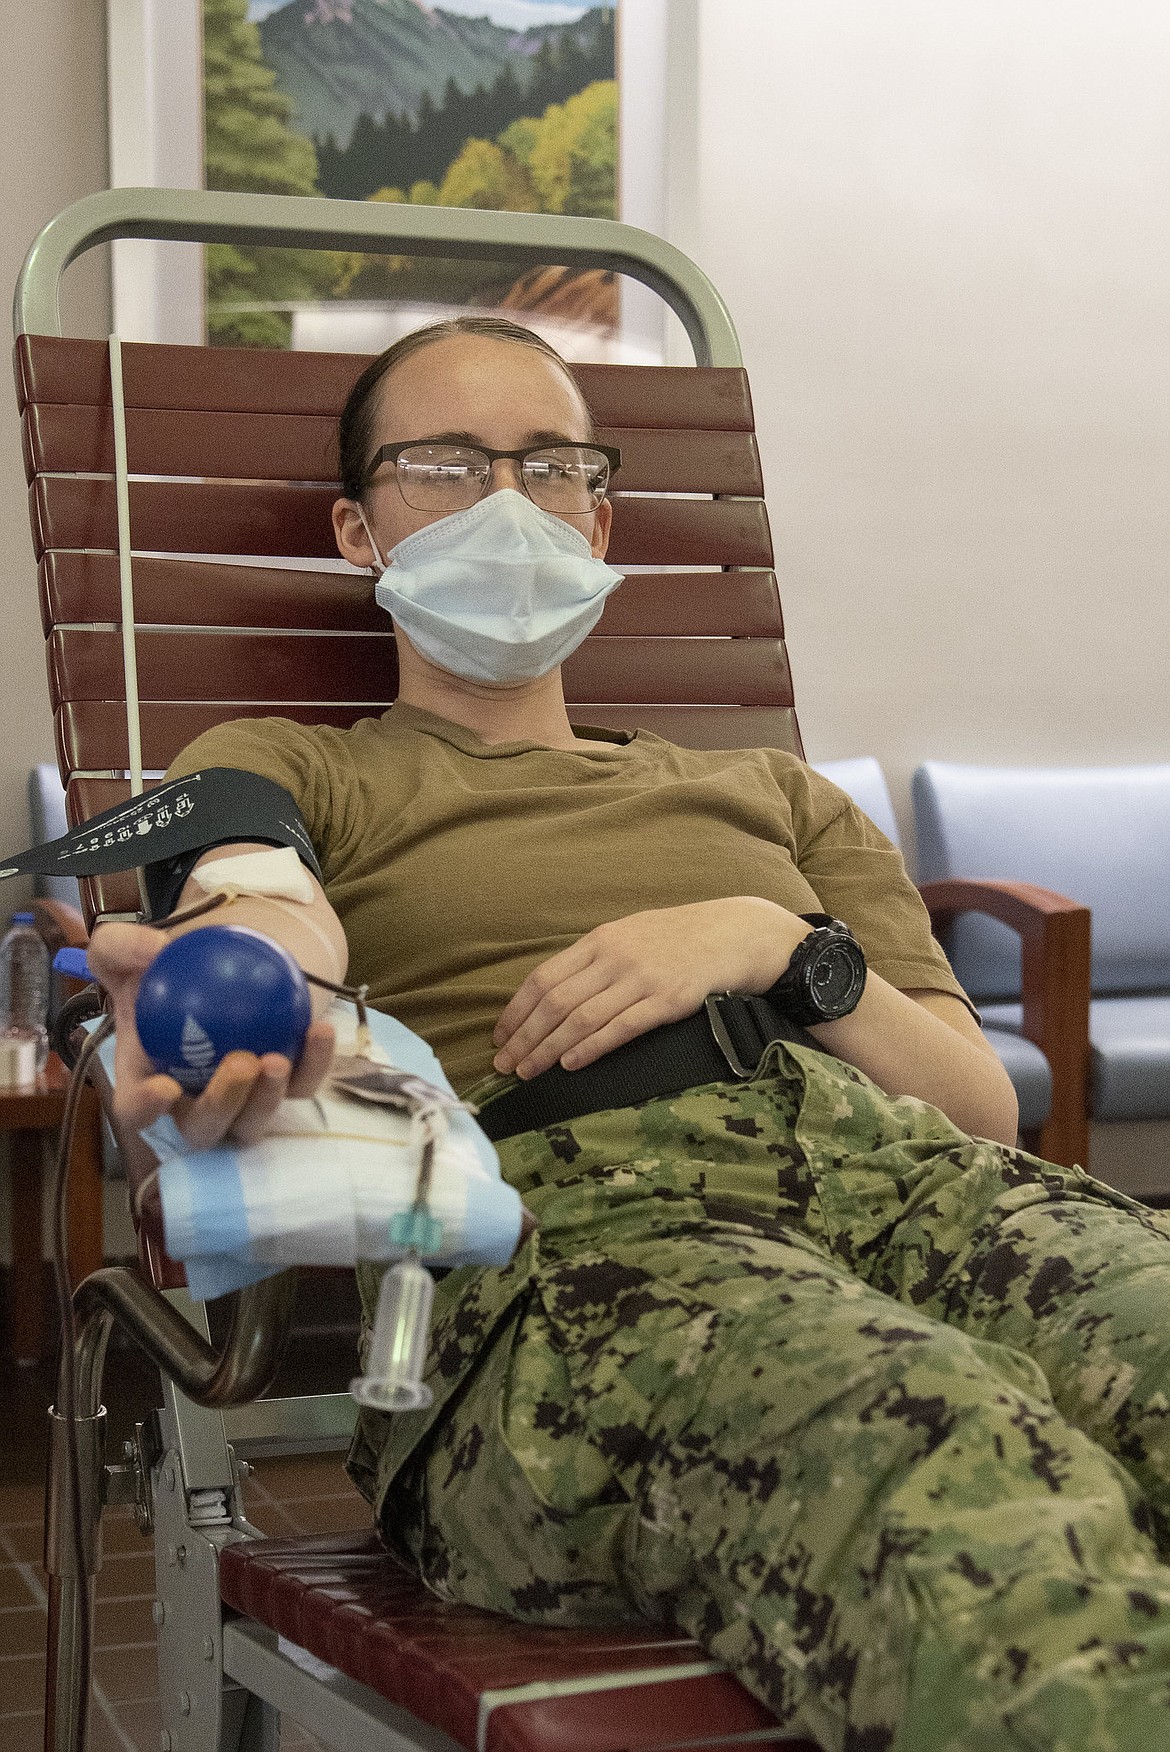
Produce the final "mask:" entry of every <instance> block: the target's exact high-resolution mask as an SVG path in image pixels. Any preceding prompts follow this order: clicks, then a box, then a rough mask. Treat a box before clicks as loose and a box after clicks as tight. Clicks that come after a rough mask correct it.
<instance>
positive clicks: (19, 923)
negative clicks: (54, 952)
mask: <svg viewBox="0 0 1170 1752" xmlns="http://www.w3.org/2000/svg"><path fill="white" fill-rule="evenodd" d="M48 1014H49V951H48V949H47V948H46V947H45V943H44V939H43V938H42V937H41V936H40V934H39V932H38V931H37V930H36V928H35V927H34V925H33V915H32V913H30V912H18V913H13V915H12V923H11V924H10V925H9V927H8V929H7V931H5V933H4V937H3V940H0V1039H7V1040H16V1041H25V1040H27V1041H32V1042H33V1043H34V1046H35V1064H36V1069H37V1070H38V1071H43V1070H44V1068H45V1060H46V1059H47V1058H48V1056H49V1035H48V1030H47V1028H46V1026H45V1023H46V1020H47V1018H48Z"/></svg>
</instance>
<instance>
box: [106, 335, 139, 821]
mask: <svg viewBox="0 0 1170 1752" xmlns="http://www.w3.org/2000/svg"><path fill="white" fill-rule="evenodd" d="M110 404H111V412H112V414H113V419H114V490H115V494H116V497H117V503H118V583H119V585H120V588H121V598H122V674H123V677H124V678H125V682H126V740H127V743H128V744H129V750H130V795H131V796H132V797H141V795H142V725H141V721H140V718H139V711H138V647H137V643H136V640H135V630H134V572H133V568H132V566H131V562H130V476H129V469H128V466H127V461H126V394H125V390H124V388H123V385H122V343H121V341H120V340H119V339H118V336H117V335H111V336H110Z"/></svg>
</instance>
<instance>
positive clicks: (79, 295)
mask: <svg viewBox="0 0 1170 1752" xmlns="http://www.w3.org/2000/svg"><path fill="white" fill-rule="evenodd" d="M105 80H106V69H105V25H104V20H103V18H102V11H101V7H100V6H97V5H94V4H86V5H78V4H77V0H37V3H36V5H31V6H20V7H17V6H8V7H6V8H5V12H4V59H3V63H2V65H0V288H2V291H0V312H3V318H2V320H3V321H4V322H5V323H7V320H8V318H7V310H8V300H9V296H10V292H11V288H12V287H13V286H14V285H15V283H16V276H17V272H18V271H19V268H20V264H21V262H22V261H23V259H24V253H25V250H26V249H27V248H28V246H29V244H30V243H31V242H32V240H33V238H34V237H35V236H36V234H37V232H38V231H39V230H40V228H41V226H42V225H44V224H45V222H46V221H47V220H49V219H51V218H52V217H53V214H54V213H56V212H57V211H58V210H59V209H60V208H61V207H64V206H66V205H67V204H68V203H69V202H70V201H73V200H76V199H77V198H78V196H80V195H84V194H89V193H90V192H91V191H92V190H94V189H100V188H104V187H105V186H106V178H107V172H106V104H105ZM104 253H105V252H103V251H94V252H93V254H92V255H91V256H90V257H89V258H88V259H87V260H86V261H84V262H80V263H78V265H77V266H76V267H75V268H72V269H71V270H70V272H69V274H68V275H67V276H66V281H65V287H64V292H63V297H62V310H63V313H64V316H65V319H66V322H67V324H68V325H69V326H68V330H67V332H69V333H72V334H79V335H104V334H106V333H108V330H109V294H108V290H107V284H108V268H107V264H106V262H105V261H104V259H102V258H103V256H104ZM0 628H2V631H0V856H3V855H4V854H5V853H8V852H17V851H20V850H21V849H22V848H23V847H24V846H26V845H27V844H28V811H27V806H26V803H25V790H24V787H25V781H26V780H27V778H28V769H29V767H30V766H31V765H32V764H33V763H34V762H35V761H38V760H45V759H48V758H51V756H52V753H53V720H52V715H51V713H50V711H49V697H48V690H47V687H46V684H45V641H44V637H43V635H42V633H41V625H40V616H39V611H38V608H37V574H36V565H35V563H34V560H33V551H32V543H31V540H30V536H29V522H28V503H27V499H26V495H25V485H24V465H23V463H22V461H21V449H20V420H19V417H18V415H17V412H16V402H15V398H14V395H13V392H12V389H11V379H9V380H8V385H7V386H5V385H4V384H2V383H0ZM27 893H28V886H27V884H23V883H22V882H21V881H20V880H19V879H14V880H12V881H9V882H8V883H6V884H5V885H4V888H3V891H2V892H0V920H6V919H7V916H8V914H9V912H10V911H11V910H12V909H13V908H14V907H15V906H18V905H19V904H20V902H21V901H22V900H23V899H24V898H25V897H26V895H27ZM6 1155H7V1151H6V1144H5V1140H3V1139H0V1259H3V1260H5V1261H7V1260H8V1259H9V1258H10V1254H9V1251H8V1226H9V1220H8V1210H9V1200H8V1194H9V1187H8V1175H7V1172H6V1171H5V1168H4V1161H5V1159H6ZM45 1232H46V1233H47V1230H46V1231H45Z"/></svg>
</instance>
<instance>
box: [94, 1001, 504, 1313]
mask: <svg viewBox="0 0 1170 1752" xmlns="http://www.w3.org/2000/svg"><path fill="white" fill-rule="evenodd" d="M329 1020H330V1021H331V1022H332V1023H333V1024H334V1026H335V1028H336V1029H337V1034H338V1050H339V1052H340V1053H342V1054H344V1053H347V1052H349V1051H352V1047H353V1041H354V1035H355V1018H354V1013H353V1010H352V1008H351V1007H350V1006H349V1005H348V1004H344V1003H340V1002H339V1003H337V1004H335V1005H334V1007H333V1009H332V1011H331V1012H330V1016H329ZM369 1020H370V1028H371V1032H372V1033H373V1036H374V1043H375V1044H374V1053H373V1056H374V1058H375V1059H376V1060H377V1061H378V1062H379V1063H382V1064H387V1063H392V1064H394V1065H395V1066H397V1067H399V1068H400V1069H402V1070H404V1071H407V1072H410V1073H412V1074H413V1075H414V1076H416V1077H419V1078H421V1079H423V1081H425V1082H426V1083H429V1084H433V1085H434V1086H435V1088H436V1090H438V1091H440V1092H441V1095H442V1096H445V1097H446V1098H447V1100H448V1102H450V1101H453V1099H454V1096H453V1092H452V1090H451V1085H450V1084H449V1083H448V1081H447V1078H446V1076H445V1075H444V1073H443V1069H442V1067H441V1065H440V1064H439V1061H438V1059H437V1058H436V1057H435V1055H434V1053H433V1052H432V1051H431V1049H430V1047H429V1046H427V1044H426V1042H425V1041H423V1040H420V1039H419V1037H418V1035H417V1034H412V1033H411V1032H410V1030H409V1029H408V1028H405V1027H404V1026H403V1025H402V1023H401V1022H398V1021H396V1020H395V1019H394V1018H393V1017H392V1016H385V1015H383V1014H381V1012H379V1011H376V1010H371V1011H370V1012H369ZM113 1048H114V1041H113V1039H112V1038H111V1039H110V1040H108V1041H107V1042H105V1044H104V1046H103V1047H102V1048H101V1049H100V1050H101V1054H102V1061H103V1064H104V1065H105V1068H106V1070H107V1072H108V1074H109V1075H110V1077H111V1078H112V1077H113V1070H114V1064H113V1056H114V1055H113ZM444 1118H445V1122H446V1123H445V1126H444V1127H443V1128H442V1130H443V1133H444V1134H445V1135H443V1136H442V1138H441V1141H440V1142H439V1144H438V1147H437V1149H436V1152H435V1159H434V1165H433V1170H432V1178H431V1186H430V1193H429V1197H428V1200H427V1205H428V1209H429V1211H430V1214H431V1215H432V1216H433V1217H434V1218H435V1219H436V1220H437V1221H438V1222H439V1224H440V1225H441V1228H442V1240H441V1242H440V1247H439V1251H438V1253H436V1254H434V1255H432V1256H429V1257H428V1259H427V1262H426V1263H427V1264H428V1265H435V1266H454V1265H504V1264H506V1263H507V1261H508V1260H509V1259H510V1258H511V1256H512V1253H513V1251H514V1250H515V1247H516V1243H517V1241H518V1240H519V1236H520V1220H521V1215H522V1210H521V1204H520V1197H519V1194H518V1193H517V1192H516V1191H515V1190H514V1189H513V1188H512V1187H511V1186H509V1185H508V1184H507V1182H506V1181H504V1180H503V1179H501V1177H500V1167H499V1161H498V1158H497V1156H496V1152H495V1150H494V1149H493V1148H492V1146H491V1144H490V1143H489V1142H488V1140H487V1138H486V1137H485V1136H484V1134H483V1132H482V1131H481V1130H480V1128H479V1126H478V1125H477V1124H476V1122H475V1119H474V1117H473V1115H472V1114H470V1113H468V1112H466V1111H465V1110H462V1109H460V1108H458V1107H452V1106H447V1107H446V1108H445V1109H444ZM142 1136H143V1137H144V1139H145V1140H146V1142H147V1143H148V1144H149V1146H150V1148H151V1149H152V1150H153V1151H154V1153H155V1155H156V1156H157V1157H158V1159H159V1164H160V1166H159V1173H158V1188H159V1195H160V1199H161V1203H162V1211H163V1225H164V1232H165V1237H166V1246H167V1252H168V1253H169V1254H170V1255H171V1257H172V1258H173V1259H178V1260H181V1261H182V1262H183V1264H184V1265H185V1266H186V1270H187V1284H188V1287H189V1289H190V1291H191V1294H192V1295H193V1296H194V1297H195V1298H196V1299H197V1300H200V1301H202V1300H207V1299H210V1298H211V1297H213V1296H223V1295H226V1294H227V1293H228V1292H229V1291H231V1290H236V1289H240V1288H241V1287H242V1286H243V1285H244V1284H249V1283H255V1282H256V1281H257V1280H258V1279H259V1278H263V1277H268V1276H271V1274H272V1273H273V1272H276V1271H281V1270H283V1269H284V1267H285V1266H288V1265H353V1264H354V1262H355V1261H356V1260H358V1259H373V1260H391V1259H397V1258H400V1257H401V1256H402V1252H403V1249H401V1248H398V1247H395V1246H393V1245H392V1243H391V1241H390V1224H391V1221H392V1219H393V1218H394V1217H395V1216H396V1215H398V1214H399V1213H400V1212H406V1211H409V1210H410V1209H411V1207H412V1206H413V1204H414V1199H415V1191H416V1187H417V1182H418V1169H419V1140H418V1135H417V1130H416V1129H415V1128H412V1126H411V1121H410V1118H409V1116H408V1115H407V1114H406V1113H400V1112H397V1111H395V1110H394V1109H392V1108H389V1107H383V1106H375V1105H372V1104H369V1103H367V1102H364V1101H359V1100H356V1099H354V1098H353V1097H351V1096H345V1095H342V1094H341V1093H340V1092H338V1091H337V1090H335V1089H331V1087H330V1085H329V1083H326V1084H324V1085H323V1087H322V1089H321V1090H320V1092H319V1093H318V1095H317V1096H315V1097H314V1098H313V1099H311V1100H308V1101H285V1102H283V1103H282V1105H281V1106H280V1107H279V1108H278V1110H277V1112H276V1115H275V1116H274V1119H273V1131H272V1133H271V1135H269V1136H268V1137H266V1138H264V1139H262V1140H261V1141H260V1142H259V1143H255V1144H235V1143H230V1142H225V1143H222V1144H219V1145H217V1146H216V1147H215V1148H214V1149H210V1150H197V1151H192V1150H191V1148H190V1145H189V1144H188V1143H187V1142H186V1140H185V1139H184V1138H183V1137H182V1135H181V1134H180V1132H179V1130H178V1128H177V1126H176V1125H175V1122H174V1120H173V1119H172V1118H171V1117H170V1115H169V1114H167V1115H164V1116H163V1118H161V1119H159V1120H156V1121H155V1123H154V1124H153V1125H152V1126H149V1127H148V1128H147V1129H146V1130H145V1131H144V1132H143V1134H142Z"/></svg>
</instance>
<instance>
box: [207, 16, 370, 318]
mask: <svg viewBox="0 0 1170 1752" xmlns="http://www.w3.org/2000/svg"><path fill="white" fill-rule="evenodd" d="M247 12H248V6H247V0H203V104H204V142H205V144H204V166H205V177H206V182H207V187H208V188H209V189H240V190H243V191H245V192H250V193H256V194H276V195H314V194H316V193H317V156H316V152H315V150H314V148H313V144H312V141H310V140H306V139H305V138H304V137H303V136H302V135H300V134H297V133H294V132H293V130H292V129H291V128H290V127H289V125H288V118H289V104H288V100H287V99H286V98H284V97H282V96H281V94H280V93H279V92H278V91H277V90H276V89H275V83H276V75H275V74H274V73H273V72H272V71H271V69H270V68H268V67H266V66H265V64H264V61H263V58H262V56H261V53H260V32H259V31H258V29H257V28H256V26H255V25H254V24H249V23H248V17H247ZM349 269H350V264H349V263H348V261H347V259H346V258H345V257H344V256H340V257H339V256H337V255H330V254H329V253H326V252H321V251H311V250H289V249H248V248H245V247H242V246H241V247H236V246H235V245H232V244H209V245H208V248H207V332H208V339H209V340H211V341H212V342H214V343H217V344H219V345H221V346H236V347H241V346H243V347H287V345H288V342H289V330H290V326H291V325H290V319H289V317H288V316H286V315H285V314H284V313H283V312H281V311H273V310H237V309H233V308H232V306H233V305H235V304H239V303H249V304H250V303H256V304H267V303H289V302H294V301H296V300H297V299H302V298H319V297H321V296H322V295H323V294H326V293H328V292H329V291H330V290H331V289H332V288H333V286H334V285H335V284H336V283H337V282H338V281H339V280H344V278H345V276H346V272H347V270H349Z"/></svg>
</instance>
